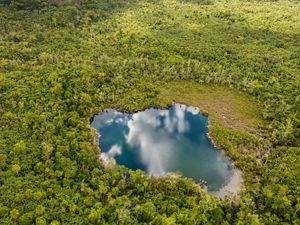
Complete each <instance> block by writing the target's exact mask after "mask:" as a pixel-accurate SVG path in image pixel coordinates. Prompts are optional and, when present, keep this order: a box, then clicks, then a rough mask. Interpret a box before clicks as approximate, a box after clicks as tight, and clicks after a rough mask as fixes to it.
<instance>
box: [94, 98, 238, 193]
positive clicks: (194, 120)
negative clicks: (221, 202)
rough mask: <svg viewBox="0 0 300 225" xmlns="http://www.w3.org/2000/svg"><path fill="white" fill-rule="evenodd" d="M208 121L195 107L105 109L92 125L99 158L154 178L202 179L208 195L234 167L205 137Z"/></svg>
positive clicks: (227, 176)
mask: <svg viewBox="0 0 300 225" xmlns="http://www.w3.org/2000/svg"><path fill="white" fill-rule="evenodd" d="M207 123H208V118H207V117H206V116H204V115H203V114H201V113H200V112H199V110H198V108H195V107H191V106H186V105H180V104H174V105H173V106H171V107H170V108H169V109H166V110H161V109H153V108H151V109H147V110H145V111H141V112H137V113H134V114H127V113H121V112H118V111H116V110H113V109H107V110H105V111H104V112H103V113H101V114H99V115H96V116H95V117H94V118H93V122H92V126H93V127H94V128H95V129H96V130H97V131H98V132H99V134H100V138H99V144H100V148H101V151H102V153H101V154H102V157H104V158H106V159H110V160H115V161H116V163H118V164H121V165H125V166H127V167H128V168H130V169H133V170H136V169H142V170H144V171H146V172H147V173H149V174H152V175H157V176H160V175H164V174H166V173H168V172H178V171H179V172H180V173H181V174H182V176H184V177H189V178H192V179H193V180H194V181H195V182H198V181H199V180H204V181H206V182H207V188H208V190H209V191H212V192H213V191H218V190H219V189H220V188H222V187H223V186H225V185H226V184H227V183H228V182H229V181H230V178H231V177H232V176H233V173H234V167H233V165H232V164H231V162H230V161H229V160H228V158H227V157H226V156H225V155H224V154H223V153H222V152H220V151H219V150H218V149H216V148H215V147H214V146H213V144H212V142H211V141H210V139H209V138H208V136H207V132H208V128H207Z"/></svg>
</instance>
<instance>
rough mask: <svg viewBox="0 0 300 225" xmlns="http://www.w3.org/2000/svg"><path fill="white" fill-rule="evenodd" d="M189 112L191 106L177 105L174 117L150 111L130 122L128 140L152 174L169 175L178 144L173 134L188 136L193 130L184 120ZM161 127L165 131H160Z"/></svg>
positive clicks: (153, 110)
mask: <svg viewBox="0 0 300 225" xmlns="http://www.w3.org/2000/svg"><path fill="white" fill-rule="evenodd" d="M186 110H187V107H186V106H185V105H180V104H175V105H174V113H172V114H171V113H170V111H168V110H155V109H148V110H145V111H143V112H138V113H136V114H134V115H133V116H132V119H131V120H129V121H128V128H129V133H128V135H127V136H126V141H127V143H128V144H129V145H131V146H135V147H138V148H139V150H140V152H139V153H140V157H141V161H142V163H143V164H144V165H145V166H146V168H147V172H148V173H150V174H153V175H163V174H164V173H166V172H167V168H168V163H170V162H172V161H173V160H172V159H171V158H172V157H173V155H174V154H175V152H174V151H175V149H176V144H177V143H176V140H174V139H173V138H172V137H171V136H170V135H169V133H173V132H176V131H177V132H179V133H184V132H187V131H188V130H189V124H188V122H187V121H186V120H185V118H184V115H185V111H186ZM195 112H196V111H195V110H193V113H195ZM198 112H199V111H198ZM161 118H162V119H161ZM160 126H162V127H163V128H164V129H156V128H158V127H160ZM166 131H167V132H166Z"/></svg>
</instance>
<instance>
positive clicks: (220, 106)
mask: <svg viewBox="0 0 300 225" xmlns="http://www.w3.org/2000/svg"><path fill="white" fill-rule="evenodd" d="M159 89H160V95H159V98H160V99H161V101H162V102H164V101H167V102H179V103H185V104H188V105H193V106H197V107H199V108H200V110H201V111H202V112H204V113H207V114H208V115H209V117H210V119H211V120H213V121H214V122H218V123H220V124H221V125H222V126H224V127H227V128H233V129H238V130H241V131H248V132H251V133H257V132H259V131H261V130H262V129H264V128H266V121H265V120H264V119H263V117H262V107H261V106H260V105H259V103H258V102H256V101H255V100H254V99H253V97H252V96H249V95H247V94H245V93H242V92H239V91H236V90H233V89H230V88H227V87H220V86H213V85H203V84H197V83H192V82H171V83H168V84H162V85H160V86H159Z"/></svg>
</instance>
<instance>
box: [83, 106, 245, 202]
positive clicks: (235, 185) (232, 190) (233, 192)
mask: <svg viewBox="0 0 300 225" xmlns="http://www.w3.org/2000/svg"><path fill="white" fill-rule="evenodd" d="M173 104H184V103H175V102H173V103H172V104H171V105H173ZM192 107H196V108H198V109H199V113H200V114H202V115H204V116H206V117H207V121H208V122H207V133H206V135H207V137H208V139H209V140H210V141H211V143H212V145H213V147H214V148H216V149H217V150H218V151H220V152H221V154H224V155H225V156H226V158H227V159H228V160H229V161H230V162H231V163H232V165H233V167H234V168H233V169H234V173H233V175H232V177H231V178H230V180H229V181H228V183H227V184H226V185H224V186H223V187H222V188H220V189H219V190H218V191H214V192H209V191H208V190H207V188H203V187H201V188H202V189H203V190H206V191H207V193H208V194H210V195H214V196H217V197H219V198H221V199H224V198H225V197H229V198H230V199H234V198H236V197H239V194H240V192H241V189H242V188H243V186H244V185H243V177H242V171H241V170H240V169H239V168H237V167H236V166H235V162H234V160H233V159H231V158H230V157H228V156H227V154H226V151H225V150H223V149H222V148H220V147H219V146H218V145H217V144H216V142H215V141H214V140H213V138H212V136H211V135H210V130H209V129H210V126H211V124H210V123H211V122H210V119H209V114H208V113H204V112H202V111H201V110H200V108H199V107H197V106H192ZM151 108H154V109H161V108H159V107H150V108H149V109H151ZM109 109H114V110H117V111H118V109H115V108H112V107H109V108H105V109H102V110H99V111H98V112H97V113H93V114H92V116H91V117H89V118H88V119H87V121H88V123H89V126H90V128H92V135H93V141H94V143H95V144H96V145H97V149H98V154H99V156H98V158H99V160H100V161H101V163H102V164H103V166H104V167H107V166H109V165H117V163H116V161H115V160H114V159H111V158H109V157H107V156H106V154H105V153H102V152H101V149H100V145H99V139H100V137H101V134H100V133H99V132H98V131H97V130H96V129H95V128H94V127H93V126H92V125H91V124H92V122H93V120H94V117H95V116H96V115H99V114H101V113H103V112H105V111H106V110H109ZM147 109H148V108H147ZM144 110H145V109H143V110H138V111H134V112H141V111H144ZM120 112H124V113H130V112H129V111H126V110H120ZM148 175H149V176H152V175H151V174H148ZM158 177H160V176H158ZM194 182H195V181H194ZM195 184H196V185H197V186H199V187H200V185H199V184H197V183H196V182H195Z"/></svg>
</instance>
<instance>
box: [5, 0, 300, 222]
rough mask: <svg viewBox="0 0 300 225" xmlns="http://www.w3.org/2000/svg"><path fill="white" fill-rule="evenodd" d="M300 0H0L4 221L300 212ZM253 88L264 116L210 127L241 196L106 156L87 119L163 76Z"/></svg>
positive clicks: (134, 99) (148, 102) (271, 217)
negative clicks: (234, 169) (261, 123)
mask: <svg viewBox="0 0 300 225" xmlns="http://www.w3.org/2000/svg"><path fill="white" fill-rule="evenodd" d="M299 11H300V4H299V3H298V2H297V1H287V0H279V1H234V0H228V1H215V0H190V1H189V0H186V1H184V0H161V1H154V0H141V1H136V0H107V1H96V0H82V1H80V0H79V1H48V0H47V1H46V0H45V1H43V0H42V1H36V0H30V1H25V0H15V1H9V0H1V1H0V224H34V223H36V224H53V225H54V224H55V225H56V224H163V225H165V224H299V223H300V221H299V218H300V198H299V186H300V176H299V171H300V168H299V165H300V162H299V146H300V109H299V105H300V97H299V96H300V93H299V90H300V80H299V71H300V57H299V55H300V41H299V40H300V15H299ZM174 80H177V81H181V82H184V81H192V82H195V83H196V82H199V83H203V84H210V85H223V86H227V87H231V88H234V89H236V90H239V91H244V92H247V93H248V94H250V95H253V96H254V97H255V98H256V99H257V101H259V102H260V103H261V104H262V105H263V116H264V118H265V119H266V121H267V123H268V124H269V126H268V129H266V130H265V131H264V132H263V133H262V134H250V133H246V132H243V131H240V130H237V129H230V128H225V127H222V126H221V125H219V124H217V123H215V124H212V126H211V135H212V136H213V138H214V139H215V141H216V143H218V144H219V145H220V146H221V147H222V148H223V149H224V150H225V151H226V152H227V154H228V155H229V156H230V157H231V158H232V159H233V160H235V161H236V165H237V166H238V167H239V168H240V169H241V170H242V171H243V173H244V176H245V191H244V192H243V193H242V194H241V197H240V200H239V201H238V202H233V203H232V202H230V201H228V200H224V201H223V200H219V199H217V198H216V197H213V196H211V195H209V194H207V193H206V192H205V191H204V190H202V189H201V188H200V187H198V186H197V185H196V184H195V183H193V182H192V181H191V180H189V179H181V178H176V177H174V176H170V177H164V178H151V177H148V176H146V175H145V174H144V173H143V172H141V171H136V172H133V171H129V170H128V169H126V168H124V167H122V166H115V167H104V166H103V165H102V163H101V162H100V161H99V153H98V149H97V145H96V143H94V136H93V132H92V130H91V128H90V127H89V125H88V120H87V119H88V118H89V117H91V116H92V114H93V113H95V112H97V111H99V110H102V109H104V108H106V107H113V106H114V107H118V108H120V109H123V110H130V111H136V110H141V109H143V108H146V107H150V106H162V105H164V104H163V103H162V102H160V100H159V99H158V95H159V87H158V83H163V82H164V83H168V82H170V81H174Z"/></svg>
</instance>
